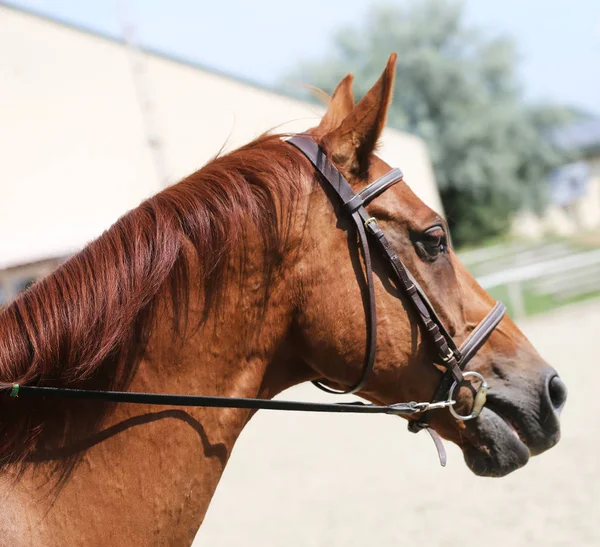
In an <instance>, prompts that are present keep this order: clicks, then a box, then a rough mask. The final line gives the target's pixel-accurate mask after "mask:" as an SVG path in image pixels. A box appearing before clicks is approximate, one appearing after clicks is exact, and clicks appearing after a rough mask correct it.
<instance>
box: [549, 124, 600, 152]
mask: <svg viewBox="0 0 600 547" xmlns="http://www.w3.org/2000/svg"><path fill="white" fill-rule="evenodd" d="M551 140H552V142H554V144H556V145H557V146H559V147H560V148H563V149H565V150H569V151H581V152H583V153H586V152H595V151H598V150H600V118H593V119H590V120H585V121H582V122H578V123H574V124H572V125H568V126H565V127H561V128H559V129H556V130H555V131H553V133H552V135H551Z"/></svg>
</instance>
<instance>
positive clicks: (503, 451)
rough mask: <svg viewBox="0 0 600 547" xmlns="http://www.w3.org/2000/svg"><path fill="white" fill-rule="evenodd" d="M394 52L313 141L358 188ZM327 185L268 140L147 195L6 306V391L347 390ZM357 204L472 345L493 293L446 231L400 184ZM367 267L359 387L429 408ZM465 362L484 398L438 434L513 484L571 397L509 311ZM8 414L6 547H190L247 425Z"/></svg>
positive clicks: (45, 403)
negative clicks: (370, 331)
mask: <svg viewBox="0 0 600 547" xmlns="http://www.w3.org/2000/svg"><path fill="white" fill-rule="evenodd" d="M395 60H396V57H395V56H394V55H392V56H391V57H390V59H389V61H388V64H387V66H386V68H385V71H384V72H383V74H382V76H381V78H380V79H379V80H378V81H377V83H376V84H375V85H374V86H373V88H372V89H371V90H370V91H369V92H368V93H367V94H366V95H365V96H364V97H363V98H362V100H360V101H359V102H358V103H357V104H356V105H355V103H354V100H353V96H352V76H351V75H348V76H347V77H345V78H344V79H343V80H342V81H341V82H340V84H339V85H338V87H337V88H336V90H335V92H334V94H333V95H332V97H331V99H330V102H329V106H328V109H327V112H326V113H325V115H324V116H323V118H322V120H321V122H320V124H319V126H318V127H316V128H313V129H311V130H310V131H309V132H308V133H309V134H310V135H311V136H312V138H313V139H315V140H316V141H317V142H318V143H319V144H320V146H321V147H322V148H323V150H324V151H325V152H326V154H327V155H328V157H329V158H330V159H331V161H332V162H333V163H334V164H335V165H336V166H337V168H338V169H339V170H340V171H341V172H342V173H343V175H344V176H345V177H346V178H347V180H348V181H349V182H350V183H351V184H352V185H353V187H355V188H357V189H358V188H361V187H363V186H364V185H366V184H368V183H369V182H370V181H373V180H375V179H376V178H377V177H380V176H381V175H383V174H385V173H386V172H387V171H389V170H390V167H389V166H388V165H386V164H385V163H384V162H383V161H382V160H381V159H380V158H378V157H377V156H376V155H375V153H374V151H375V149H376V145H377V141H378V139H379V137H380V134H381V132H382V129H383V127H384V125H385V120H386V113H387V110H388V106H389V104H390V100H391V96H392V86H393V81H394V67H395ZM321 182H322V181H321V179H320V177H319V176H318V175H317V174H316V171H315V169H314V168H313V166H312V165H311V164H310V162H309V161H308V160H307V158H306V157H304V156H303V154H302V153H301V152H300V151H299V150H297V149H296V148H295V147H293V146H291V145H290V144H289V143H286V142H285V141H284V140H283V139H282V136H281V135H266V136H262V137H260V138H258V139H257V140H255V141H254V142H251V143H250V144H248V145H246V146H243V147H241V148H239V149H237V150H235V151H233V152H231V153H230V154H227V155H224V156H221V157H217V158H216V159H214V160H213V161H211V162H210V163H208V164H207V165H206V166H204V167H203V168H202V169H200V170H199V171H197V172H196V173H194V174H192V175H190V176H189V177H187V178H186V179H184V180H182V181H181V182H179V183H178V184H175V185H173V186H171V187H169V188H167V189H165V190H164V191H162V192H160V193H159V194H157V195H156V196H154V197H152V198H150V199H148V200H147V201H145V202H143V203H142V204H141V205H140V206H139V207H137V208H136V209H134V210H132V211H130V212H129V213H127V214H126V215H124V216H123V217H122V218H121V219H119V220H118V221H117V222H116V223H115V224H114V225H113V226H112V227H111V228H110V229H109V230H107V231H106V232H105V233H104V234H103V235H101V236H100V237H99V238H98V239H97V240H95V241H93V242H92V243H90V244H89V245H88V246H87V247H86V248H84V249H83V250H82V251H81V252H80V253H78V254H76V255H75V256H73V257H72V258H70V259H69V260H68V261H66V262H65V263H64V264H63V265H61V266H60V267H59V268H58V269H57V270H56V271H55V272H53V273H52V274H51V275H49V276H48V277H46V278H45V279H43V280H40V281H39V282H38V283H36V284H34V285H33V286H32V287H30V288H29V289H28V290H27V291H25V292H24V293H23V294H22V295H21V296H19V298H17V299H16V300H15V301H14V302H12V303H11V304H10V305H8V306H6V307H5V308H4V309H3V310H1V311H0V382H3V383H14V382H18V383H20V384H22V385H26V384H36V385H48V386H63V387H78V388H84V389H121V390H123V389H127V390H130V391H146V392H163V393H164V392H166V393H188V394H203V395H221V396H227V397H257V398H264V399H269V398H272V397H273V396H275V395H276V394H278V393H280V392H281V391H283V390H285V389H287V388H289V387H291V386H294V385H296V384H299V383H301V382H306V381H309V380H314V379H322V380H323V381H325V382H326V383H327V384H328V385H329V386H331V387H334V388H338V389H343V388H344V387H347V386H349V385H353V384H354V383H355V382H356V380H357V378H360V375H361V374H362V367H363V362H364V351H365V343H366V334H365V313H364V308H363V298H362V292H363V289H364V287H363V286H361V283H359V282H358V281H357V271H358V272H360V267H361V266H360V256H359V254H358V253H357V242H356V239H355V235H356V234H355V232H354V231H353V229H352V226H351V223H350V222H349V221H348V220H347V219H345V218H343V217H341V216H338V215H337V214H336V210H337V207H336V206H334V204H332V202H331V201H330V199H329V198H328V196H327V195H326V193H325V191H324V188H323V187H322V186H321ZM368 210H369V213H370V214H371V215H372V216H373V217H375V218H376V219H377V221H378V223H379V224H380V226H381V227H382V228H383V229H384V231H385V233H386V234H387V236H388V238H389V239H390V241H391V242H392V244H393V246H394V248H395V249H397V251H398V254H399V255H400V256H401V258H402V260H403V262H404V263H405V264H406V266H407V267H408V269H409V270H410V271H411V273H412V274H413V276H414V277H415V278H416V279H417V280H418V282H419V283H420V285H421V286H422V287H423V288H424V290H425V291H426V293H427V295H428V296H429V298H430V300H431V302H432V305H433V306H434V307H435V308H436V310H437V312H438V314H439V315H440V317H441V318H442V319H443V321H444V323H445V324H446V328H447V329H448V331H449V332H450V334H451V335H452V336H454V337H455V338H456V340H457V341H458V342H460V341H462V340H464V339H465V338H466V337H467V336H468V335H469V333H470V332H471V331H472V330H473V328H474V326H475V325H477V324H478V323H479V321H480V320H481V319H482V318H483V317H484V316H485V315H486V314H487V312H488V311H489V309H490V308H491V306H492V305H493V301H492V299H491V298H490V296H489V295H487V294H486V293H485V292H484V291H483V290H482V288H481V287H480V286H479V285H478V284H477V283H476V281H475V280H474V279H473V277H471V275H469V273H468V272H467V270H466V269H465V268H464V267H463V266H462V265H461V263H460V262H459V260H458V259H457V257H456V256H455V254H454V253H453V251H452V249H451V248H449V246H448V244H447V241H446V240H447V238H448V235H447V233H446V227H445V223H444V221H443V219H442V218H440V216H439V215H438V214H436V213H435V212H434V211H432V210H431V209H429V208H428V207H427V206H425V205H424V204H423V203H422V202H421V201H420V200H419V199H418V198H417V197H416V196H415V194H413V192H412V191H411V190H410V188H409V187H408V186H407V185H406V184H405V183H404V182H401V183H399V184H397V185H395V186H394V187H393V188H391V189H390V190H388V191H387V192H386V193H385V194H383V195H381V196H380V197H378V198H377V199H375V200H374V201H373V202H372V203H371V204H370V205H369V206H368ZM433 226H438V227H440V228H439V230H438V232H441V233H438V234H437V235H436V238H435V241H433V240H432V237H431V235H430V232H428V229H429V228H431V227H433ZM374 261H375V264H374V268H375V273H376V275H375V278H376V279H375V294H376V301H377V306H378V310H379V318H378V323H377V327H378V331H379V334H378V343H377V360H376V363H375V367H374V369H373V371H372V373H371V375H370V376H369V378H368V382H367V384H366V386H365V387H364V388H363V389H362V390H361V391H360V392H359V395H360V396H362V397H363V398H364V399H366V400H369V401H371V402H374V403H377V404H392V403H396V402H399V401H410V400H416V401H427V400H430V398H431V396H432V394H433V393H434V391H435V389H436V387H437V386H438V383H439V381H440V377H441V369H440V368H439V367H437V366H434V365H433V364H432V362H433V356H432V348H431V344H430V343H429V341H428V340H427V339H426V338H424V333H423V332H422V328H421V326H420V325H419V323H418V321H417V318H416V317H415V314H414V312H413V311H412V309H411V308H410V306H409V305H408V302H407V299H406V298H405V297H404V296H403V295H402V294H399V293H398V291H397V290H396V288H395V287H394V285H393V283H390V282H389V276H388V273H387V270H386V268H385V267H384V264H383V263H382V262H380V261H378V259H377V257H376V256H375V257H374ZM469 369H470V370H474V371H478V372H479V373H480V374H482V375H483V376H484V377H485V378H486V380H487V382H488V383H489V386H490V389H489V395H488V405H487V406H486V407H485V408H484V409H483V411H482V413H481V415H480V416H479V418H478V419H476V420H472V421H468V422H463V421H457V420H456V419H455V418H453V417H452V415H451V414H450V413H449V412H448V411H447V410H439V411H436V413H434V414H433V415H432V417H431V424H432V426H433V428H435V430H437V432H438V433H439V434H440V435H441V436H443V437H444V438H446V439H448V440H450V441H452V442H454V443H456V444H457V445H459V446H460V448H461V449H462V451H463V453H464V457H465V461H466V463H467V465H468V466H469V467H470V468H471V469H472V470H473V471H474V472H475V473H477V474H481V475H487V476H502V475H505V474H507V473H509V472H511V471H513V470H515V469H517V468H519V467H521V466H523V465H525V463H526V462H527V460H528V459H529V457H530V455H535V454H539V453H540V452H543V451H544V450H547V449H548V448H550V447H552V446H553V445H555V444H556V442H557V441H558V439H559V420H558V414H559V410H560V407H561V406H562V404H563V403H564V398H565V392H564V386H563V385H562V383H561V382H560V380H559V379H558V377H557V374H556V372H555V371H554V370H553V369H552V368H551V367H550V366H548V364H547V363H545V362H544V360H543V359H542V358H541V357H540V356H539V355H538V354H537V353H536V351H535V349H534V348H533V347H532V345H531V344H530V343H529V342H528V340H527V339H526V338H525V336H524V335H523V334H522V333H521V332H520V331H519V329H518V328H517V327H516V326H515V324H514V323H513V322H512V321H511V320H510V319H509V318H507V317H505V318H504V319H502V321H501V322H500V324H499V326H498V327H497V328H496V330H495V331H494V333H493V334H492V335H491V337H490V338H489V339H488V341H487V342H486V343H485V345H484V346H483V347H482V349H481V350H480V351H479V353H478V354H477V356H476V357H475V358H474V359H473V360H472V361H471V363H470V364H469ZM466 391H468V390H466ZM460 398H461V401H460V403H461V404H462V405H463V406H465V408H466V407H468V406H469V404H470V401H469V400H468V399H469V393H468V392H467V393H464V394H463V393H462V392H461V395H460ZM0 407H1V408H0V416H1V418H0V463H1V465H2V467H1V469H2V476H1V478H0V484H1V485H2V486H1V491H2V499H1V502H0V537H1V538H2V543H3V544H5V545H12V546H13V547H17V546H22V545H44V546H46V547H50V546H65V545H112V546H116V545H127V546H137V545H143V546H148V545H189V544H190V543H191V542H192V540H193V538H194V535H195V533H196V531H197V529H198V527H199V526H200V524H201V523H202V520H203V517H204V515H205V512H206V511H207V508H208V505H209V503H210V500H211V497H212V495H213V493H214V491H215V488H216V487H217V483H218V482H219V478H220V476H221V474H222V473H223V470H224V468H225V465H226V463H227V460H228V458H229V456H230V454H231V451H232V449H233V446H234V443H235V441H236V439H237V438H238V436H239V435H240V433H241V431H242V429H243V428H244V426H245V425H246V424H247V423H248V421H249V419H250V417H251V415H252V412H251V411H249V410H240V409H222V408H189V409H186V410H181V409H179V408H173V407H151V406H144V405H132V404H107V403H106V404H105V403H102V404H100V403H98V402H91V401H60V400H57V399H29V398H23V397H20V398H10V397H4V396H3V397H0ZM348 419H351V418H348ZM373 419H376V418H373ZM411 419H412V418H411Z"/></svg>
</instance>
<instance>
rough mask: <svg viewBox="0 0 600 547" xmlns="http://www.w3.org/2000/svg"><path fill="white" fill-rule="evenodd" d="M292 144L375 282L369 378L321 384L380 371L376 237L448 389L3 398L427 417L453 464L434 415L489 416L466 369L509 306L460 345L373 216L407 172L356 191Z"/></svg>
mask: <svg viewBox="0 0 600 547" xmlns="http://www.w3.org/2000/svg"><path fill="white" fill-rule="evenodd" d="M286 142H288V143H289V144H290V145H292V146H294V147H296V148H297V149H299V150H300V151H301V152H302V153H303V154H304V155H305V156H306V157H307V158H308V159H309V160H310V162H311V163H312V164H313V165H314V167H315V168H316V170H317V171H318V173H320V175H321V177H322V179H323V180H325V181H326V182H327V183H328V185H329V187H330V188H331V189H332V190H333V192H334V193H335V194H336V195H337V197H338V199H339V202H340V205H341V206H342V209H343V211H344V213H345V214H346V215H348V216H350V217H351V218H352V220H353V221H354V224H355V226H356V231H357V233H358V240H359V245H360V249H361V251H362V254H363V260H364V266H365V277H366V285H367V306H366V324H367V349H366V353H365V365H364V369H363V373H362V376H361V378H360V379H359V380H358V381H357V382H356V383H355V384H354V385H352V386H351V387H349V388H348V389H346V390H340V391H338V390H335V389H332V388H329V387H327V386H325V385H324V384H323V383H322V382H321V381H318V380H315V381H314V382H313V383H314V384H315V385H316V386H317V387H319V388H320V389H322V390H323V391H326V392H328V393H335V394H347V393H356V392H358V391H360V390H361V389H362V388H363V387H364V386H365V384H366V383H367V381H368V379H369V376H370V374H371V372H372V371H373V368H374V366H375V353H376V347H377V320H376V315H377V309H376V303H375V289H374V283H373V268H372V263H371V254H370V248H369V236H370V239H371V240H372V241H373V242H374V243H375V245H376V248H377V249H379V250H380V252H381V256H382V257H383V258H384V259H385V261H386V262H387V263H388V264H389V265H390V266H391V269H392V271H393V273H394V276H395V277H396V279H397V280H398V282H399V288H400V289H401V290H402V292H403V293H404V294H405V295H406V296H407V297H408V299H409V301H410V302H411V303H412V306H413V307H414V309H415V311H416V312H417V316H418V318H419V320H420V322H421V324H422V325H423V327H424V329H425V331H426V332H427V336H428V337H429V339H430V341H431V343H432V345H433V347H434V348H435V350H436V354H437V358H436V361H435V362H437V363H438V364H440V365H443V366H444V367H445V368H446V372H445V373H444V374H443V376H442V378H441V381H440V384H439V385H438V388H437V390H436V391H435V393H434V395H433V398H432V399H431V401H430V402H407V403H395V404H391V405H373V404H366V403H363V402H354V403H336V404H330V403H313V402H302V401H281V400H265V399H253V398H241V397H237V398H236V397H220V396H206V395H178V394H166V393H140V392H129V391H105V390H89V389H74V388H63V387H51V386H41V385H19V384H16V383H13V384H0V394H2V393H4V394H6V395H10V396H11V397H20V396H25V397H57V398H63V399H83V400H97V401H104V402H120V403H139V404H148V405H171V406H188V407H219V408H243V409H252V410H257V409H267V410H288V411H308V412H336V413H352V414H358V413H361V414H392V415H404V416H414V415H415V414H421V416H420V418H418V419H416V420H412V421H409V430H410V431H413V432H418V431H420V430H421V429H427V431H429V433H430V434H431V436H432V438H433V440H434V441H435V444H436V447H437V449H438V453H439V456H440V461H441V463H442V465H445V462H446V457H445V452H444V449H443V446H442V443H441V440H440V438H439V437H438V436H437V434H436V433H435V431H434V430H433V429H432V428H431V427H430V426H429V424H428V417H429V413H430V412H431V411H432V410H437V409H441V408H448V409H449V410H450V412H451V413H452V415H453V416H454V417H455V418H456V419H458V420H471V419H474V418H476V417H477V416H478V415H479V413H480V412H481V410H482V408H483V406H484V405H485V402H486V391H487V387H488V386H487V382H486V381H485V379H484V378H483V376H481V374H479V373H478V372H473V371H469V372H463V371H464V369H465V367H466V365H467V364H468V363H469V361H470V360H471V359H472V358H473V356H474V355H475V354H476V353H477V351H478V350H479V349H480V348H481V346H482V345H483V344H484V343H485V341H486V340H487V339H488V337H489V336H490V334H491V333H492V332H493V330H494V329H495V328H496V327H497V326H498V324H499V323H500V321H501V320H502V317H503V316H504V314H505V312H506V307H505V306H504V304H502V303H501V302H497V303H496V305H495V306H494V307H493V308H492V310H491V311H490V312H489V313H488V314H487V316H486V317H485V318H484V319H483V320H482V321H481V323H479V325H477V327H476V328H475V329H474V330H473V331H472V332H471V334H470V335H469V337H468V338H467V339H466V340H465V341H464V342H463V344H462V345H461V346H460V348H458V347H457V346H456V344H455V343H454V340H453V339H452V337H451V336H450V335H449V334H448V331H447V330H446V328H445V327H444V325H443V323H442V321H441V319H440V318H439V316H438V315H437V313H436V312H435V309H434V308H433V306H432V305H431V303H430V302H429V300H428V298H427V296H426V295H425V293H424V291H423V290H422V289H421V287H420V286H419V284H418V283H417V281H416V280H415V279H414V278H413V276H412V275H411V274H410V272H409V271H408V270H407V269H406V267H405V266H404V264H402V262H401V261H400V259H399V258H398V255H397V254H396V252H395V251H394V249H393V248H392V246H391V245H390V243H389V241H388V239H387V238H386V237H385V234H384V233H383V231H382V230H381V229H380V228H379V226H378V224H377V220H376V219H375V218H373V217H371V216H370V215H369V214H368V213H367V211H366V209H365V206H366V205H367V204H368V203H370V202H371V201H372V200H374V199H375V198H376V197H377V196H379V195H381V194H382V193H383V192H385V191H386V190H387V189H388V188H390V187H391V186H393V185H394V184H396V183H398V182H400V181H401V180H402V178H403V174H402V171H401V170H400V169H397V168H396V169H392V170H391V171H390V172H389V173H387V174H385V175H384V176H382V177H380V178H378V179H377V180H376V181H374V182H372V183H371V184H369V185H368V186H367V187H365V188H363V189H362V190H361V191H360V192H358V193H355V192H354V190H353V189H352V187H351V186H350V184H349V183H348V181H347V180H346V179H345V178H344V176H343V175H342V174H341V173H340V172H339V171H338V170H337V168H336V167H335V166H334V165H333V163H331V162H330V161H329V159H328V158H327V156H326V154H325V153H324V151H323V150H322V149H321V148H320V147H319V146H318V145H317V143H316V142H315V141H314V140H313V139H312V138H311V137H310V136H308V135H296V136H293V137H290V138H288V139H286ZM466 378H476V379H478V380H479V381H480V385H479V387H478V388H477V389H475V390H474V391H475V396H474V402H473V407H472V410H471V413H470V414H469V415H461V414H458V413H457V412H456V411H455V410H454V408H453V406H454V404H455V403H456V401H455V400H454V399H453V395H454V391H455V389H456V387H457V386H459V385H461V384H462V383H464V382H465V379H466Z"/></svg>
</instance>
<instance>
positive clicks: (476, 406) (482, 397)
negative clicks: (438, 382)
mask: <svg viewBox="0 0 600 547" xmlns="http://www.w3.org/2000/svg"><path fill="white" fill-rule="evenodd" d="M463 376H464V377H465V378H469V377H474V378H478V379H479V380H481V385H480V386H479V389H478V390H477V393H476V394H475V400H474V401H473V410H472V411H471V414H469V415H467V416H463V415H462V414H459V413H458V412H456V410H454V407H453V406H450V407H448V410H449V411H450V414H452V416H454V417H455V418H456V419H457V420H462V421H463V422H466V421H467V420H472V419H474V418H477V416H479V414H480V413H481V409H482V408H483V407H484V405H485V401H486V397H487V390H488V383H487V382H486V381H485V378H484V377H483V376H482V375H481V374H479V372H474V371H469V372H465V373H464V374H463ZM457 385H458V382H457V381H456V380H455V381H454V383H453V384H452V387H451V388H450V391H448V399H452V395H453V394H454V390H455V389H456V386H457Z"/></svg>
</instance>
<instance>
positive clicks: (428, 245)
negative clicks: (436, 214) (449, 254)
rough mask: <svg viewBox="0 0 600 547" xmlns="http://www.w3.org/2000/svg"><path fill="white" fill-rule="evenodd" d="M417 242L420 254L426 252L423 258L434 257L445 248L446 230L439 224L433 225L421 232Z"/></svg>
mask: <svg viewBox="0 0 600 547" xmlns="http://www.w3.org/2000/svg"><path fill="white" fill-rule="evenodd" d="M418 243H419V245H418V247H417V248H418V249H420V250H421V253H420V254H423V253H424V254H426V256H425V257H423V258H427V259H429V260H431V259H435V258H437V257H438V256H439V255H440V254H441V253H443V252H444V251H445V250H446V232H444V229H443V228H442V227H441V226H433V227H432V228H429V229H427V230H425V231H424V232H423V233H422V234H421V238H420V241H419V242H418Z"/></svg>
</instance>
